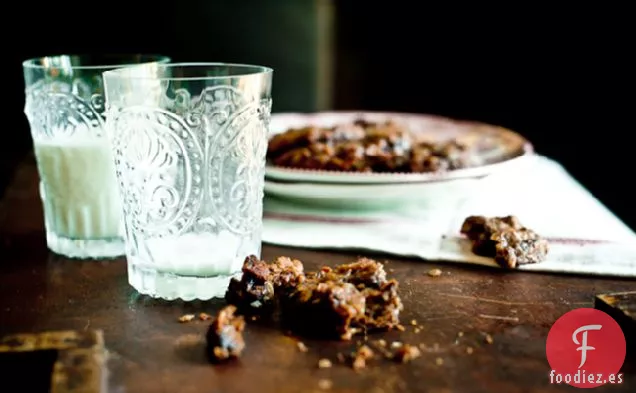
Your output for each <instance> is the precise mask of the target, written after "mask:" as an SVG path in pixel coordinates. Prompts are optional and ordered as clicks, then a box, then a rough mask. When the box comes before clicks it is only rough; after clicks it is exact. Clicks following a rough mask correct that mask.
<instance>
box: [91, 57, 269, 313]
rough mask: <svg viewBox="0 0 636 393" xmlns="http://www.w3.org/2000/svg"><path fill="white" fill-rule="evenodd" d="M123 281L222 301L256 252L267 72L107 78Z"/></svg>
mask: <svg viewBox="0 0 636 393" xmlns="http://www.w3.org/2000/svg"><path fill="white" fill-rule="evenodd" d="M104 84H105V89H106V90H105V91H106V106H107V108H108V109H107V113H108V118H107V129H108V134H109V137H110V140H111V144H112V148H113V151H114V158H115V167H116V172H117V177H118V180H119V185H120V188H121V191H122V197H123V212H124V222H125V227H126V257H127V259H128V280H129V282H130V284H131V285H132V286H133V287H134V288H135V289H136V290H137V291H138V292H139V293H142V294H145V295H149V296H152V297H158V298H163V299H167V300H173V299H177V298H180V299H183V300H186V301H189V300H194V299H201V300H207V299H210V298H213V297H222V296H223V295H224V293H225V291H226V289H227V285H228V282H229V280H230V278H231V277H232V276H235V275H237V274H240V270H241V266H242V263H243V261H244V259H245V257H246V256H248V255H250V254H254V255H257V256H260V253H261V236H262V225H263V221H262V219H263V186H264V176H265V154H266V151H267V142H268V140H267V133H268V129H269V117H270V111H271V84H272V70H271V69H270V68H266V67H260V66H251V65H238V64H221V63H195V64H192V63H184V64H167V65H163V64H152V65H142V66H137V67H130V68H125V69H119V70H115V71H108V72H105V73H104Z"/></svg>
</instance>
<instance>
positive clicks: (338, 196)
mask: <svg viewBox="0 0 636 393" xmlns="http://www.w3.org/2000/svg"><path fill="white" fill-rule="evenodd" d="M482 181H483V179H474V178H472V179H471V178H469V179H458V180H456V181H452V182H435V183H430V182H428V183H385V184H336V183H302V182H277V181H272V180H265V193H266V194H267V195H268V196H275V197H278V198H283V199H286V200H292V201H295V202H302V203H310V204H312V205H315V204H318V205H336V206H341V207H347V206H359V207H363V206H366V207H372V206H380V205H383V206H391V205H399V204H401V203H407V202H409V203H410V202H414V203H415V202H417V203H418V204H425V205H431V206H434V205H435V206H437V205H440V204H443V203H446V202H450V201H451V200H452V199H453V198H458V197H461V196H463V195H466V194H467V193H469V192H470V193H474V192H476V191H477V189H478V187H479V183H481V182H482Z"/></svg>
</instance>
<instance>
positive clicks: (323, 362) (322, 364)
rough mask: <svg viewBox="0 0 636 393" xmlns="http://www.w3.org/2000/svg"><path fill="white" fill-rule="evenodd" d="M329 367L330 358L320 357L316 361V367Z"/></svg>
mask: <svg viewBox="0 0 636 393" xmlns="http://www.w3.org/2000/svg"><path fill="white" fill-rule="evenodd" d="M330 367H331V360H329V359H320V360H319V361H318V368H330Z"/></svg>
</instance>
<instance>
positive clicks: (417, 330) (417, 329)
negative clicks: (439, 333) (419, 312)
mask: <svg viewBox="0 0 636 393" xmlns="http://www.w3.org/2000/svg"><path fill="white" fill-rule="evenodd" d="M413 331H414V332H415V333H419V332H420V331H422V329H420V328H415V329H413Z"/></svg>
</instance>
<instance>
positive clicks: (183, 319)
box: [179, 314, 195, 323]
mask: <svg viewBox="0 0 636 393" xmlns="http://www.w3.org/2000/svg"><path fill="white" fill-rule="evenodd" d="M194 316H195V315H194V314H185V315H182V316H180V317H179V322H181V323H185V322H190V321H192V320H193V319H194Z"/></svg>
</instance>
